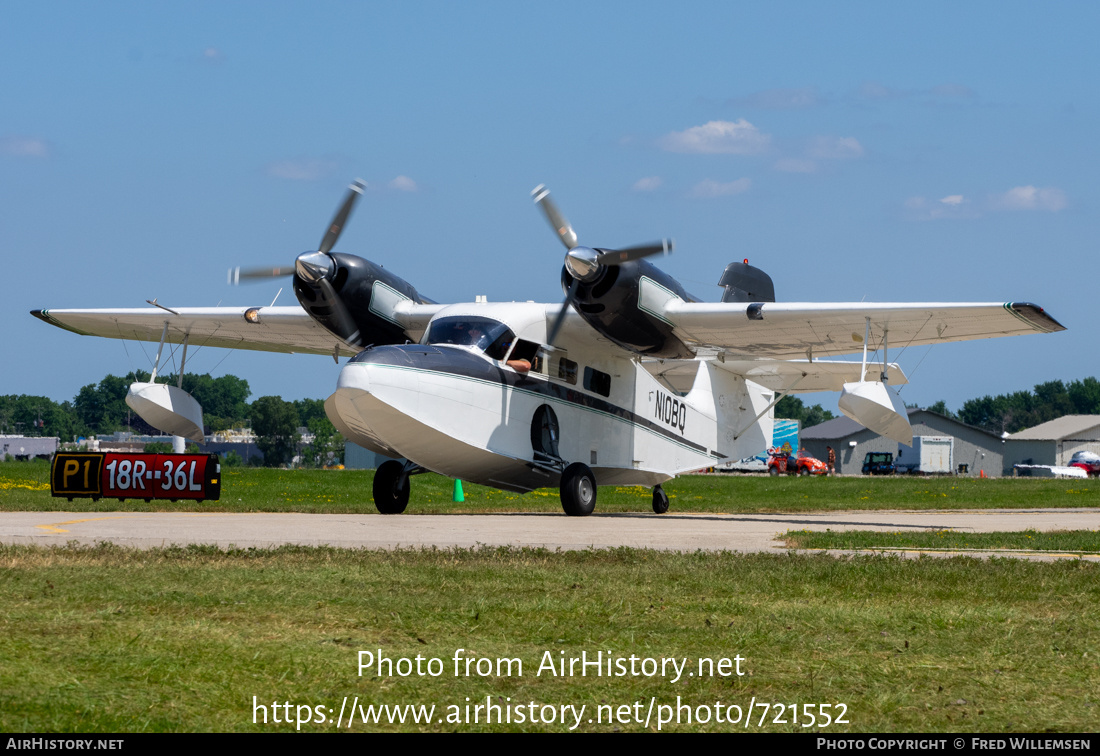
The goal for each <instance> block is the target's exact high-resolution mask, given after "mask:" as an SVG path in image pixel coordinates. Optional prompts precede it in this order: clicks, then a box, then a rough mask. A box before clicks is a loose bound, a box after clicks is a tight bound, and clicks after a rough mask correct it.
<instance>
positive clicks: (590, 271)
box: [531, 184, 673, 345]
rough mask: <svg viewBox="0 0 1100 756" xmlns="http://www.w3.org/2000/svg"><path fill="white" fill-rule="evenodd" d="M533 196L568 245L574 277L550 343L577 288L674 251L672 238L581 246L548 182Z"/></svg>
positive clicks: (567, 265) (569, 266) (567, 256)
mask: <svg viewBox="0 0 1100 756" xmlns="http://www.w3.org/2000/svg"><path fill="white" fill-rule="evenodd" d="M531 197H532V199H534V201H535V204H536V205H538V206H539V209H540V210H542V214H543V215H544V216H545V217H546V220H547V222H548V223H549V224H550V228H552V229H554V233H555V234H557V237H558V239H559V240H560V241H561V243H562V244H563V245H565V249H566V253H565V270H566V271H567V272H568V273H569V276H570V278H572V279H573V280H572V281H571V282H570V284H569V289H568V291H567V292H566V294H565V301H564V302H563V303H562V307H561V311H560V312H559V313H558V316H557V317H556V318H555V319H554V323H553V325H551V327H550V333H549V334H548V335H547V337H546V341H547V342H548V343H549V344H550V345H553V344H554V340H555V339H556V338H557V336H558V332H559V331H560V330H561V326H562V323H564V322H565V313H566V312H567V311H568V310H569V308H570V307H572V306H573V304H574V302H575V301H576V297H577V289H578V288H579V287H580V285H581V284H582V283H592V282H594V281H595V280H597V279H598V278H599V276H600V273H601V271H602V269H603V268H605V267H611V266H615V265H622V264H624V263H628V262H632V261H634V260H641V259H642V258H645V257H650V256H652V255H660V254H665V255H667V254H669V253H671V252H672V249H673V243H672V240H671V239H662V240H661V241H659V242H652V243H650V244H639V245H636V246H633V247H626V248H625V249H597V248H593V247H583V246H580V245H579V244H578V240H577V232H576V231H574V230H573V225H572V224H571V223H570V222H569V221H568V220H567V219H566V217H565V216H564V215H562V213H561V210H559V209H558V206H557V205H556V204H555V203H554V201H553V200H552V199H550V190H549V189H547V188H546V185H545V184H539V185H538V186H536V187H535V188H534V190H533V191H532V192H531Z"/></svg>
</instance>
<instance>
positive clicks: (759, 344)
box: [643, 297, 1065, 359]
mask: <svg viewBox="0 0 1100 756" xmlns="http://www.w3.org/2000/svg"><path fill="white" fill-rule="evenodd" d="M647 304H648V305H649V306H650V308H651V311H652V312H653V314H654V315H656V316H657V317H660V318H661V319H662V320H665V321H666V322H668V323H669V324H670V325H672V326H673V328H674V329H675V333H676V335H677V336H678V337H679V338H680V339H681V340H683V341H684V343H685V344H688V345H689V346H691V347H692V348H693V349H695V350H696V351H697V352H699V351H705V350H706V349H715V350H717V351H719V352H722V353H724V354H728V355H737V356H745V357H757V358H760V357H767V358H772V359H791V358H799V357H808V358H810V359H816V358H818V357H827V356H833V355H840V354H852V353H854V352H860V351H862V350H863V335H864V330H865V328H866V324H867V319H868V318H869V319H870V324H871V339H870V343H869V346H870V347H871V348H872V349H874V348H878V347H880V346H881V345H882V342H883V335H884V334H885V335H886V336H887V345H888V346H889V347H890V348H891V349H893V348H899V349H900V348H902V347H906V346H917V345H921V344H938V343H942V342H947V341H966V340H970V339H988V338H993V337H996V336H1017V335H1020V334H1025V333H1053V332H1055V331H1064V330H1065V327H1064V326H1063V325H1062V324H1061V323H1059V322H1058V321H1057V320H1055V319H1054V318H1052V317H1051V316H1050V315H1048V314H1047V313H1046V311H1044V310H1043V308H1042V307H1039V306H1037V305H1033V304H1029V303H1019V302H1008V303H1004V304H999V303H943V302H931V303H912V304H893V303H870V302H866V303H865V302H856V303H826V304H819V303H798V302H764V303H759V302H754V303H744V302H737V303H735V302H728V303H726V302H715V303H706V302H685V301H684V300H682V299H680V298H678V297H669V298H668V299H666V300H665V301H663V302H645V301H644V299H643V307H645V305H647Z"/></svg>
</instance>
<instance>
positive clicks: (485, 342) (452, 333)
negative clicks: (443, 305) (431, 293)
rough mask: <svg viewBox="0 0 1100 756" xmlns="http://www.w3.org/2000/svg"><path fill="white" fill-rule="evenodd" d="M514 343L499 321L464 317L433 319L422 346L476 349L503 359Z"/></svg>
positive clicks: (507, 330)
mask: <svg viewBox="0 0 1100 756" xmlns="http://www.w3.org/2000/svg"><path fill="white" fill-rule="evenodd" d="M515 340H516V337H515V334H513V333H512V330H511V329H510V328H508V326H506V325H504V324H503V323H501V322H500V321H499V320H491V319H489V318H478V317H472V316H469V317H468V316H464V315H456V316H453V317H449V318H437V319H436V320H433V321H432V324H431V325H430V326H429V327H428V332H427V333H426V334H424V343H425V344H455V345H457V346H472V347H477V348H478V349H480V350H482V351H483V352H485V354H487V355H489V356H490V357H492V358H493V359H494V360H503V359H504V357H505V356H506V355H507V354H508V350H509V349H511V348H512V342H514V341H515Z"/></svg>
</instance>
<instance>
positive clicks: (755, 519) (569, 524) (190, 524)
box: [0, 509, 1100, 556]
mask: <svg viewBox="0 0 1100 756" xmlns="http://www.w3.org/2000/svg"><path fill="white" fill-rule="evenodd" d="M1028 528H1033V529H1035V530H1044V531H1045V530H1098V529H1100V510H1097V509H1011V510H1008V509H1002V510H971V511H957V510H954V511H931V512H927V511H925V512H913V511H886V512H882V511H875V512H835V513H813V514H782V515H750V514H731V515H722V514H673V513H670V514H666V515H660V516H658V515H652V514H642V513H638V514H596V515H593V516H591V517H585V518H573V517H566V516H564V515H561V514H485V515H417V514H406V515H400V516H383V515H378V514H365V515H364V514H355V515H350V514H345V515H339V514H292V513H285V514H284V513H253V514H234V513H195V512H79V513H77V512H6V513H0V542H3V543H22V544H40V545H64V544H66V543H69V542H70V541H76V542H78V543H81V544H94V543H97V542H103V541H110V542H112V543H116V544H119V545H122V546H132V547H137V548H152V547H159V546H169V545H173V544H176V545H184V544H216V545H218V546H222V547H226V546H231V545H232V546H238V547H241V548H247V547H270V546H276V545H280V544H300V545H310V546H320V545H328V546H339V547H346V548H368V549H392V548H398V547H421V546H427V547H431V546H435V547H438V548H449V547H454V546H459V547H471V546H478V545H486V546H534V547H543V548H549V549H588V548H613V547H618V546H632V547H644V548H651V549H662V550H676V551H695V550H697V549H702V550H706V551H717V550H730V551H743V552H750V551H773V552H774V551H777V550H779V551H782V550H783V546H782V544H781V543H779V542H778V541H776V540H775V537H776V535H777V534H780V533H784V532H786V531H787V530H801V529H809V530H826V529H832V530H886V531H920V530H940V529H952V530H957V531H961V532H990V531H1001V530H1026V529H1028ZM902 553H903V554H904V555H908V556H912V555H914V554H916V553H919V552H915V551H914V552H902Z"/></svg>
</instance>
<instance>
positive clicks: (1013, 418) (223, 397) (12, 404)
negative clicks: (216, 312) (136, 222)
mask: <svg viewBox="0 0 1100 756" xmlns="http://www.w3.org/2000/svg"><path fill="white" fill-rule="evenodd" d="M148 380H149V373H147V372H145V371H144V370H136V371H131V372H129V373H127V374H126V375H125V376H122V377H119V376H115V375H107V376H105V377H104V378H103V380H101V381H100V382H99V383H89V384H88V385H87V386H84V387H82V388H81V389H80V391H78V392H77V394H76V396H75V397H73V399H72V400H71V401H63V402H55V401H54V400H52V399H49V398H47V397H44V396H30V395H26V394H20V395H15V394H9V395H6V396H0V433H6V434H17V435H27V436H57V437H58V438H60V439H61V440H62V441H64V442H67V441H75V440H76V439H77V438H78V437H87V436H92V435H107V434H110V433H114V432H115V431H119V430H129V431H132V432H133V433H136V434H138V435H156V434H157V433H159V431H157V430H156V429H155V428H152V427H151V426H150V425H149V424H148V423H146V422H145V421H144V420H142V419H141V418H140V417H138V416H137V415H135V414H134V413H133V411H132V410H131V409H130V407H129V406H128V405H127V404H126V393H127V392H128V391H129V388H130V384H131V383H134V382H135V381H140V382H145V381H148ZM167 380H168V382H169V383H172V384H175V383H176V376H175V375H169V376H167ZM183 388H184V390H185V391H188V392H189V393H190V394H191V395H192V396H194V397H195V399H196V401H198V403H199V404H200V405H202V409H203V422H204V423H205V426H206V427H205V429H204V430H205V431H206V433H213V432H217V431H222V430H229V429H231V428H241V427H250V428H252V431H253V433H255V434H256V436H257V439H258V440H257V446H258V447H259V448H260V450H261V451H262V452H263V453H264V461H265V464H269V465H274V466H278V465H282V464H286V463H287V462H289V461H290V460H291V459H292V458H293V457H294V456H295V454H297V453H298V452H299V442H300V439H299V435H298V428H300V427H305V428H308V429H309V432H310V433H311V434H313V436H314V441H313V443H312V444H310V445H309V446H307V447H305V448H303V449H301V455H302V462H303V464H307V465H319V464H323V463H324V462H325V461H326V460H329V459H332V458H333V457H335V458H337V459H340V458H342V456H343V449H344V438H343V436H341V435H340V433H339V432H338V431H337V430H336V428H335V427H333V425H332V423H331V422H330V421H329V419H328V417H327V416H326V415H325V407H324V402H323V401H322V400H320V399H297V400H294V401H289V402H288V401H284V400H283V399H282V398H281V397H278V396H261V397H260V398H258V399H256V400H255V401H253V402H251V403H250V402H249V401H248V397H249V396H250V395H251V393H252V392H251V389H249V387H248V381H246V380H245V379H243V378H238V377H237V376H235V375H223V376H221V377H220V378H212V377H211V376H210V375H209V374H201V375H200V374H195V373H185V374H184V376H183ZM927 409H929V410H931V411H933V412H939V413H940V414H943V415H946V416H947V417H951V418H954V419H957V420H960V421H962V422H964V423H967V424H968V425H974V426H977V427H979V428H983V429H985V430H988V431H990V432H992V433H997V434H1000V433H1005V432H1007V433H1015V432H1017V431H1021V430H1023V429H1025V428H1030V427H1033V426H1035V425H1039V424H1040V423H1045V422H1047V421H1048V420H1054V419H1056V418H1059V417H1062V416H1063V415H1097V414H1100V381H1098V380H1097V379H1096V378H1092V377H1089V378H1085V379H1083V380H1076V381H1071V382H1069V383H1065V382H1063V381H1047V382H1046V383H1040V384H1038V385H1036V386H1035V389H1034V390H1033V391H1026V390H1025V391H1016V392H1014V393H1011V394H998V395H997V396H984V397H981V398H980V399H970V400H968V401H967V402H965V403H964V404H963V406H962V408H961V409H959V411H958V412H952V411H951V410H950V409H948V408H947V405H946V403H944V402H943V401H942V400H941V401H938V402H936V403H935V404H933V405H931V406H930V407H928V408H927ZM775 416H776V417H777V418H787V419H791V420H799V421H801V424H802V427H803V428H810V427H812V426H814V425H818V424H819V423H823V422H825V421H826V420H832V419H833V418H834V417H835V415H833V413H832V412H830V411H829V410H826V409H823V408H822V406H821V405H820V404H815V405H813V406H807V405H805V404H804V403H803V402H802V400H801V399H799V398H798V397H795V396H790V395H788V396H785V397H783V398H782V399H780V400H779V402H778V403H777V404H776V406H775Z"/></svg>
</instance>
